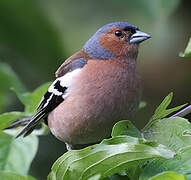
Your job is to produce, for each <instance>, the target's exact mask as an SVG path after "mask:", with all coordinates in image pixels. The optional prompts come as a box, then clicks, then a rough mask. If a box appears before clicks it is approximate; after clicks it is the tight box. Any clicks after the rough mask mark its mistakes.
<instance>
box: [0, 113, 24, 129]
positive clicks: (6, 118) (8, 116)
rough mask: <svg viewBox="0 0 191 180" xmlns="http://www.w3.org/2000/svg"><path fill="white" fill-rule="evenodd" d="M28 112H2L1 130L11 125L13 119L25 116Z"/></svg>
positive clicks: (0, 118)
mask: <svg viewBox="0 0 191 180" xmlns="http://www.w3.org/2000/svg"><path fill="white" fill-rule="evenodd" d="M25 115H26V114H25V113H24V112H16V111H13V112H7V113H3V114H0V130H2V129H4V128H6V127H7V126H8V125H10V124H11V123H12V122H13V121H15V120H17V119H19V118H22V117H24V116H25Z"/></svg>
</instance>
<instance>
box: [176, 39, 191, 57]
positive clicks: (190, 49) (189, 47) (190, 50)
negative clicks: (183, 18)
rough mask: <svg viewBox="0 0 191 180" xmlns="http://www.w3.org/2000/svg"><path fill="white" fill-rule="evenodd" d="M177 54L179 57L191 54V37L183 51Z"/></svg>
mask: <svg viewBox="0 0 191 180" xmlns="http://www.w3.org/2000/svg"><path fill="white" fill-rule="evenodd" d="M179 56H180V57H189V56H191V38H190V39H189V42H188V44H187V47H186V49H185V51H184V53H183V52H180V54H179Z"/></svg>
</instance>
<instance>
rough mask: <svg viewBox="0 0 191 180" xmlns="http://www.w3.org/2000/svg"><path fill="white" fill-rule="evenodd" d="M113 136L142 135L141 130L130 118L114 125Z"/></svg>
mask: <svg viewBox="0 0 191 180" xmlns="http://www.w3.org/2000/svg"><path fill="white" fill-rule="evenodd" d="M111 135H112V137H115V136H120V135H127V136H133V137H140V138H141V137H142V136H141V132H140V131H139V130H138V129H137V128H136V127H135V126H134V125H133V124H132V123H131V122H130V121H128V120H123V121H119V122H118V123H116V124H115V125H114V126H113V129H112V134H111Z"/></svg>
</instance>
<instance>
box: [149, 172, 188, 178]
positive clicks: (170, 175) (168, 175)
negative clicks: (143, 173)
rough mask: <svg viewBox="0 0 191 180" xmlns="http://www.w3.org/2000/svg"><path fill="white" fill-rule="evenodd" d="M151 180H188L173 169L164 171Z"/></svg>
mask: <svg viewBox="0 0 191 180" xmlns="http://www.w3.org/2000/svg"><path fill="white" fill-rule="evenodd" d="M149 180H187V178H186V177H185V176H183V175H182V174H178V173H176V172H173V171H167V172H162V173H160V174H158V175H156V176H154V177H152V178H150V179H149Z"/></svg>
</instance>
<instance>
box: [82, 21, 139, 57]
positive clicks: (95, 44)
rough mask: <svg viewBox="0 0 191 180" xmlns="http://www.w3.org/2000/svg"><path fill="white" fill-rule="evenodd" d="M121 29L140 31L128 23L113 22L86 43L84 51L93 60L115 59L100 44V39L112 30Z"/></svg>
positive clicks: (99, 30)
mask: <svg viewBox="0 0 191 180" xmlns="http://www.w3.org/2000/svg"><path fill="white" fill-rule="evenodd" d="M114 27H119V28H121V29H125V28H133V29H138V28H137V27H136V26H133V25H131V24H129V23H127V22H113V23H110V24H106V25H104V26H103V27H101V28H100V29H98V31H97V32H96V33H95V34H94V35H93V36H92V37H91V38H90V39H89V40H88V41H87V42H86V44H85V45H84V47H83V50H84V51H85V52H86V53H87V54H88V55H89V56H90V57H91V58H93V59H109V58H114V57H115V55H114V54H113V53H112V52H111V51H109V50H107V49H104V48H102V47H101V45H100V43H99V39H100V36H101V34H105V33H107V32H108V31H109V30H110V29H111V28H114Z"/></svg>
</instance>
